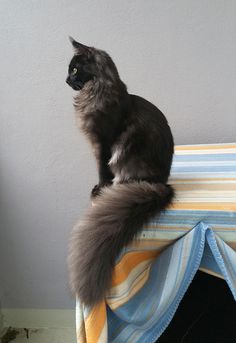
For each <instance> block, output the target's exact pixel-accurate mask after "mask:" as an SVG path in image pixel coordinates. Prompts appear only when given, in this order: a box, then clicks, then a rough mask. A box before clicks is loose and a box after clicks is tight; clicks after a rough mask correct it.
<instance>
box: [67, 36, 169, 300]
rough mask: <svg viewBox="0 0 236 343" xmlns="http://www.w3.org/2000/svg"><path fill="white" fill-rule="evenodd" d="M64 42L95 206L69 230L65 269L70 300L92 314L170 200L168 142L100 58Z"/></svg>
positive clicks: (160, 122)
mask: <svg viewBox="0 0 236 343" xmlns="http://www.w3.org/2000/svg"><path fill="white" fill-rule="evenodd" d="M70 40H71V43H72V46H73V48H74V56H73V58H72V60H71V62H70V64H69V70H68V77H67V79H66V82H67V83H68V84H69V86H71V87H72V88H73V89H74V90H75V91H76V95H75V97H74V107H75V112H76V116H77V118H78V122H79V126H80V128H81V130H82V131H83V132H84V133H85V135H86V136H87V137H88V139H89V141H90V142H91V144H92V148H93V150H94V154H95V157H96V160H97V164H98V173H99V182H98V184H97V185H96V186H95V187H94V188H93V190H92V192H91V197H92V200H93V203H94V206H91V208H90V209H89V210H88V212H87V213H86V215H85V217H84V219H83V220H81V221H80V222H79V223H78V224H77V225H76V226H75V227H74V229H73V230H72V234H71V237H70V243H69V256H68V265H69V275H70V285H71V289H72V292H73V293H74V294H76V295H77V296H78V297H79V299H80V300H81V302H82V303H84V304H85V305H89V306H93V305H95V304H97V303H98V302H100V301H101V300H102V299H104V297H105V296H106V294H107V292H108V290H109V288H110V286H111V277H112V269H113V267H114V264H115V260H116V258H117V256H118V255H119V253H120V252H121V250H122V248H124V247H125V246H127V245H128V244H129V243H130V242H131V241H132V240H133V239H134V238H135V237H136V236H137V234H138V233H139V232H140V230H141V229H142V227H143V225H144V224H145V223H146V222H147V221H148V220H150V219H151V218H152V217H153V216H155V215H158V214H160V212H161V211H162V210H164V209H165V208H166V207H167V206H168V205H169V204H170V203H171V201H172V199H173V197H174V189H173V188H172V187H171V186H170V185H167V184H166V183H167V180H168V177H169V174H170V168H171V164H172V157H173V149H174V142H173V136H172V133H171V129H170V127H169V125H168V122H167V120H166V118H165V116H164V115H163V113H162V112H161V111H160V110H159V109H158V108H157V107H155V106H154V105H153V104H152V103H150V102H149V101H147V100H145V99H143V98H141V97H140V96H137V95H132V94H129V93H128V91H127V88H126V85H125V84H124V83H123V82H122V81H121V79H120V77H119V74H118V71H117V68H116V66H115V64H114V62H113V61H112V59H111V57H110V56H109V55H108V54H107V53H106V52H105V51H102V50H99V49H96V48H94V47H88V46H86V45H83V44H81V43H79V42H77V41H75V40H74V39H73V38H70ZM142 82H143V81H142ZM143 83H144V82H143Z"/></svg>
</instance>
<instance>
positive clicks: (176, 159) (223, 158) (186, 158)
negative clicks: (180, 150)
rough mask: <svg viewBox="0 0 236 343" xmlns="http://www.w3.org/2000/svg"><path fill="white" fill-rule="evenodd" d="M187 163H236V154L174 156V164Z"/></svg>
mask: <svg viewBox="0 0 236 343" xmlns="http://www.w3.org/2000/svg"><path fill="white" fill-rule="evenodd" d="M185 161H186V162H188V161H236V154H202V155H200V154H194V155H174V158H173V163H175V162H185Z"/></svg>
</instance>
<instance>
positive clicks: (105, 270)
mask: <svg viewBox="0 0 236 343" xmlns="http://www.w3.org/2000/svg"><path fill="white" fill-rule="evenodd" d="M173 194H174V192H173V189H172V188H171V187H170V186H167V185H163V184H161V183H157V184H151V183H148V182H146V181H141V182H132V183H128V184H117V185H113V186H111V187H107V188H105V189H103V191H102V194H101V196H100V197H98V198H97V199H96V200H95V204H94V206H93V207H91V208H90V209H89V211H88V213H87V215H86V216H85V218H84V220H82V221H80V222H79V223H78V225H76V226H75V227H74V229H73V232H72V235H71V240H70V254H69V266H70V275H71V288H72V291H73V292H74V293H75V294H77V295H78V296H79V298H80V299H81V300H82V302H83V303H85V304H86V305H94V304H95V303H97V302H99V301H100V300H102V299H103V298H104V297H105V295H106V292H107V291H108V289H109V287H110V286H111V277H112V269H113V267H114V263H115V258H116V257H117V256H118V255H119V253H120V251H121V249H122V248H123V247H124V246H126V245H127V244H129V243H130V242H131V241H132V240H133V239H134V237H135V236H136V235H137V233H138V232H139V231H140V230H141V229H142V227H143V225H144V224H145V223H146V222H147V221H148V220H149V219H150V218H152V217H153V216H154V215H155V214H158V213H159V212H160V211H161V210H163V209H165V208H166V206H167V205H168V204H170V202H171V200H172V198H173Z"/></svg>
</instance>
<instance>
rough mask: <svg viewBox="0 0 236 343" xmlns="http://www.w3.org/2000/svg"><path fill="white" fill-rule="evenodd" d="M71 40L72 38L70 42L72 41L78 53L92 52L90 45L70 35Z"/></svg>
mask: <svg viewBox="0 0 236 343" xmlns="http://www.w3.org/2000/svg"><path fill="white" fill-rule="evenodd" d="M69 40H70V42H71V44H72V46H73V48H74V50H75V52H76V53H79V54H84V53H87V54H88V53H89V52H90V48H89V47H88V46H86V45H84V44H81V43H79V42H77V41H76V40H75V39H74V38H72V37H71V36H69Z"/></svg>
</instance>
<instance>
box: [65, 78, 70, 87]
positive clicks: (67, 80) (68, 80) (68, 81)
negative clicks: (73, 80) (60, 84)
mask: <svg viewBox="0 0 236 343" xmlns="http://www.w3.org/2000/svg"><path fill="white" fill-rule="evenodd" d="M66 83H68V85H69V84H70V77H69V76H68V77H67V79H66Z"/></svg>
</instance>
